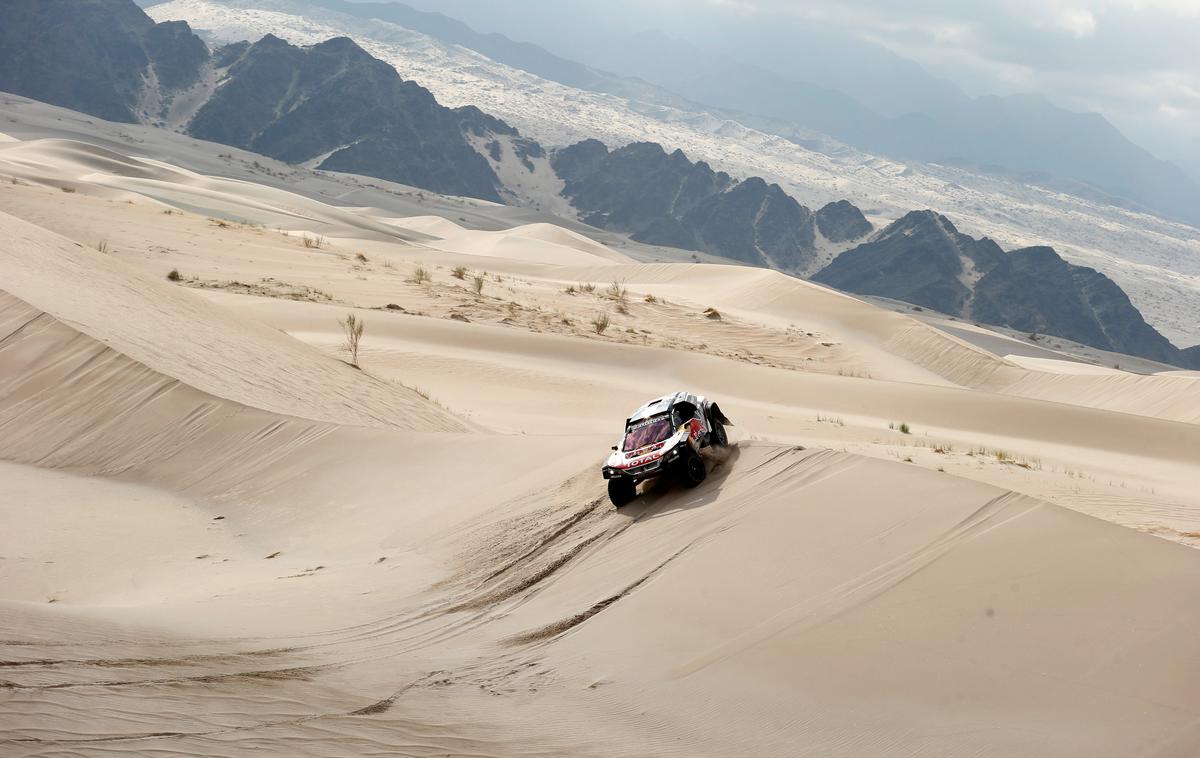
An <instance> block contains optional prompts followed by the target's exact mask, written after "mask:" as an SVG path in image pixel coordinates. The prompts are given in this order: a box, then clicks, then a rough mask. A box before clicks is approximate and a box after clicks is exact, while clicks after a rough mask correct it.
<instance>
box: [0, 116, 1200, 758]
mask: <svg viewBox="0 0 1200 758" xmlns="http://www.w3.org/2000/svg"><path fill="white" fill-rule="evenodd" d="M226 152H227V151H226V149H225V148H220V147H218V146H212V145H204V144H203V143H197V142H195V141H194V140H189V139H186V138H175V137H162V138H161V139H160V141H159V142H157V143H155V144H152V145H151V144H148V143H144V144H142V145H141V147H140V149H139V148H138V147H137V145H134V144H123V143H121V141H120V140H116V139H113V140H108V141H105V140H97V141H96V143H88V142H86V141H81V140H79V139H78V138H70V135H64V134H62V133H60V132H56V131H54V130H53V129H50V128H47V129H45V130H44V136H41V137H38V136H36V135H30V134H28V133H25V134H21V135H19V136H13V137H10V138H9V139H6V140H4V141H0V239H2V240H3V244H0V491H3V493H4V497H2V498H0V519H2V522H0V523H3V524H4V525H5V528H4V529H3V530H0V753H3V754H4V755H87V756H96V755H109V754H147V755H149V754H153V755H206V756H241V755H249V754H269V755H288V756H300V755H314V756H316V755H320V756H340V755H346V756H359V755H397V754H399V755H479V756H484V755H544V756H550V755H678V756H694V755H712V756H728V755H747V756H750V755H813V756H818V755H820V756H871V755H876V756H894V755H922V756H964V755H971V756H1017V755H1020V756H1033V755H1045V756H1088V757H1091V756H1130V755H1139V756H1155V757H1156V758H1157V757H1161V758H1165V757H1167V756H1181V757H1182V756H1194V755H1196V754H1198V753H1200V644H1198V642H1197V635H1196V630H1197V629H1198V628H1200V606H1197V604H1196V603H1195V602H1193V600H1192V599H1193V598H1195V597H1196V596H1197V594H1198V593H1200V550H1197V548H1200V378H1197V377H1196V376H1193V375H1189V374H1187V373H1183V372H1164V373H1160V374H1135V373H1130V372H1128V371H1122V370H1116V369H1112V368H1109V367H1106V366H1104V367H1102V366H1091V365H1087V364H1081V363H1078V362H1075V363H1071V362H1069V361H1066V360H1057V359H1055V358H1054V357H1052V356H1051V355H1032V356H1031V355H1018V354H1010V353H1007V352H1003V353H1002V352H991V351H989V350H988V349H985V347H982V346H981V345H1000V344H1002V340H1003V339H1007V338H1003V337H1002V336H1001V335H992V337H994V340H993V339H992V337H988V339H986V340H985V339H980V340H968V339H965V338H964V337H963V336H961V335H956V334H953V333H951V332H950V331H949V330H943V329H938V328H936V327H935V326H933V325H930V324H928V323H924V322H922V321H918V320H915V319H913V318H911V317H909V316H907V315H904V314H903V313H898V312H894V311H892V310H887V309H883V308H879V307H876V306H875V305H871V304H867V303H864V302H862V301H860V300H857V299H854V298H851V297H848V296H845V295H842V294H839V293H836V292H832V291H830V290H827V289H824V288H822V287H819V286H816V285H812V284H809V283H806V282H803V281H800V280H797V279H794V278H790V277H787V276H784V275H782V274H779V273H776V272H770V271H764V270H758V269H751V268H746V267H740V266H729V265H718V264H697V263H690V262H683V261H677V262H669V261H668V262H661V261H660V262H653V261H648V260H647V259H646V257H638V256H636V255H633V253H634V252H636V250H634V249H633V248H630V249H620V250H618V249H614V248H612V247H610V246H606V245H605V244H602V240H603V239H604V237H603V236H597V237H589V236H588V235H586V234H584V233H583V232H585V231H586V230H583V229H581V227H580V226H579V225H577V224H570V223H567V222H564V224H565V225H566V226H570V227H571V228H570V229H567V228H563V227H560V226H557V225H554V224H551V223H549V221H550V219H547V218H546V217H534V216H526V217H513V216H512V215H511V213H512V212H511V211H510V210H508V209H503V208H499V207H488V205H487V204H483V203H478V202H476V201H462V200H459V199H455V198H438V197H430V196H427V195H423V196H422V198H419V199H418V198H415V197H413V196H411V195H408V194H405V193H406V192H407V190H405V189H403V188H398V187H395V186H389V185H386V184H384V183H375V186H374V187H370V188H357V189H354V188H351V187H350V186H349V184H348V183H349V182H350V181H351V180H350V179H348V178H345V177H337V176H335V175H321V174H319V173H317V172H307V173H304V174H303V175H300V174H297V175H296V176H295V177H292V178H291V180H290V181H289V179H288V177H286V176H285V177H283V178H280V177H278V176H272V175H271V172H277V173H278V172H286V171H288V170H289V169H286V168H281V167H279V164H274V163H271V162H265V161H264V164H263V173H262V174H261V175H253V174H251V173H247V171H248V169H247V171H241V170H239V171H233V170H230V171H226V172H222V171H218V170H217V167H220V166H229V167H234V166H235V165H237V162H238V161H241V160H242V158H241V156H240V155H239V156H238V157H237V158H235V159H232V162H225V161H224V159H221V158H219V155H220V154H223V153H226ZM205 166H207V167H209V168H208V170H207V172H206V171H205V170H203V169H204V167H205ZM289 184H290V185H291V187H290V188H289ZM389 198H399V200H397V203H396V204H391V200H389ZM401 204H404V205H403V207H401ZM409 206H411V208H410V209H409V211H408V212H407V213H405V212H403V210H404V207H409ZM460 267H461V268H462V269H463V270H462V271H457V272H456V269H458V268H460ZM172 271H174V272H177V274H178V276H177V277H173V278H172V279H169V278H168V274H169V273H170V272H172ZM457 274H461V277H460V276H458V275H457ZM476 277H478V281H479V284H478V285H476ZM476 286H478V288H479V291H478V292H476ZM349 313H354V314H356V315H357V316H359V317H361V318H363V319H365V321H366V332H365V336H364V338H363V343H362V351H361V353H360V356H359V359H360V360H359V362H360V364H361V369H359V368H354V367H352V366H350V365H349V364H348V362H347V359H348V354H347V353H346V352H345V351H344V350H343V349H342V342H343V339H342V335H341V330H340V326H339V324H338V323H337V322H338V319H341V318H344V317H345V316H346V315H347V314H349ZM601 314H603V315H606V316H607V317H608V318H609V320H610V323H609V325H608V326H607V328H606V329H604V330H603V332H602V333H598V331H597V328H596V326H594V324H593V321H594V320H595V319H597V317H598V316H600V315H601ZM984 331H986V330H984ZM985 336H987V335H985ZM989 340H991V341H989ZM676 389H689V390H692V391H695V392H700V393H704V394H707V395H709V396H711V397H713V398H716V399H718V400H719V402H720V403H721V406H722V408H723V409H724V410H725V412H726V413H727V414H728V415H729V416H730V417H731V418H732V419H733V421H734V423H735V426H734V427H733V428H732V429H731V430H730V431H731V434H732V437H733V443H734V444H733V445H731V447H730V448H728V449H726V450H723V451H715V452H712V453H711V454H710V455H709V461H708V464H709V469H710V474H709V478H708V480H707V481H706V482H705V483H704V484H702V485H701V486H700V487H698V488H697V489H695V490H684V489H681V488H679V487H677V486H672V485H670V484H669V483H666V482H664V483H661V484H655V485H652V486H649V487H648V488H647V489H646V491H644V492H643V494H642V495H641V496H639V498H638V499H637V500H635V501H634V503H632V504H631V505H629V506H626V507H625V508H622V509H621V510H619V511H618V510H616V509H614V508H613V507H612V505H611V504H610V503H609V502H608V500H607V497H606V495H605V491H604V485H603V481H602V480H601V478H600V474H599V466H600V464H601V462H602V461H603V459H604V457H605V456H606V453H607V451H608V447H609V445H610V444H612V442H613V441H615V439H616V438H617V437H618V436H619V432H620V429H621V424H622V423H623V420H624V418H625V416H626V415H627V414H628V413H629V412H630V411H632V410H633V409H634V408H635V407H637V406H638V405H640V404H641V403H642V402H644V401H645V400H647V399H649V398H651V397H654V396H657V395H661V394H663V393H665V392H669V391H673V390H676ZM901 424H904V425H906V427H907V428H908V429H909V432H908V433H905V432H902V431H901V430H900V429H899V427H900V425H901Z"/></svg>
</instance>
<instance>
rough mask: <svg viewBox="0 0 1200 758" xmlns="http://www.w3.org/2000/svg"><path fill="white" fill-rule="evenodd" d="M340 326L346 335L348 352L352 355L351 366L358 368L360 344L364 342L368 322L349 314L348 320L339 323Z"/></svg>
mask: <svg viewBox="0 0 1200 758" xmlns="http://www.w3.org/2000/svg"><path fill="white" fill-rule="evenodd" d="M338 325H339V326H340V327H342V331H343V332H345V334H346V350H347V352H349V353H350V365H351V366H354V367H355V368H358V343H359V342H361V341H362V336H363V330H364V329H366V327H367V322H366V321H363V320H362V319H360V318H359V317H358V316H356V315H354V314H353V313H349V314H347V315H346V318H344V319H340V320H339V321H338Z"/></svg>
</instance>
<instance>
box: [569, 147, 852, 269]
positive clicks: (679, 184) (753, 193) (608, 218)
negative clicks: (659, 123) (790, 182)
mask: <svg viewBox="0 0 1200 758" xmlns="http://www.w3.org/2000/svg"><path fill="white" fill-rule="evenodd" d="M551 165H552V166H553V167H554V170H555V172H556V173H557V174H558V176H559V177H561V178H562V180H563V181H564V183H565V186H564V188H563V194H564V195H565V196H566V197H567V198H568V199H569V200H570V201H571V204H572V205H573V206H574V207H575V208H576V209H577V210H578V211H579V214H580V217H581V218H582V219H583V220H584V221H585V222H587V223H589V224H591V225H593V226H597V227H600V228H602V229H609V230H613V231H619V232H626V233H629V234H630V235H631V237H632V238H633V239H634V240H637V241H639V242H645V243H648V244H653V245H666V246H670V247H680V248H684V249H686V250H699V251H703V252H707V253H712V254H714V255H720V256H723V257H726V258H732V259H734V260H738V261H744V262H746V263H752V264H754V265H756V266H769V267H771V268H777V269H780V270H782V271H790V272H804V271H807V270H809V269H810V268H811V267H812V264H813V263H814V261H815V260H816V253H817V246H816V240H817V234H816V230H817V229H820V231H821V234H822V235H823V236H824V237H826V238H827V239H829V240H832V241H835V242H844V241H847V240H852V239H856V238H858V237H862V236H863V235H865V234H867V233H869V232H870V231H871V229H872V227H871V224H870V222H868V221H867V219H866V218H865V217H864V216H863V215H862V212H861V211H860V210H859V209H858V208H856V207H855V206H854V205H852V204H850V203H849V202H846V201H844V200H843V201H839V202H837V203H830V204H829V205H826V206H825V207H823V208H821V209H820V210H818V211H816V212H815V213H814V212H813V211H812V210H810V209H809V208H807V207H805V206H803V205H801V204H800V203H799V202H797V201H796V200H795V199H794V198H793V197H791V196H790V195H788V194H787V193H786V192H784V191H783V189H781V188H780V186H779V185H778V184H768V183H767V182H766V181H764V180H762V179H760V178H758V177H750V178H748V179H745V180H743V181H737V180H735V179H733V178H732V177H731V176H730V175H729V174H726V173H725V172H723V171H714V170H713V169H712V168H710V167H709V165H708V164H707V163H705V162H703V161H697V162H692V161H691V160H689V159H688V157H687V156H686V155H684V153H683V151H681V150H676V151H674V152H672V153H667V151H666V150H664V149H663V148H662V146H661V145H658V144H655V143H653V142H635V143H633V144H631V145H625V146H624V147H621V148H618V149H616V150H612V151H610V150H609V149H608V148H607V147H606V146H605V145H604V144H603V143H601V142H599V141H597V140H585V141H583V142H579V143H577V144H575V145H571V146H570V147H566V148H563V149H562V150H558V151H556V152H555V153H554V156H553V158H552V160H551Z"/></svg>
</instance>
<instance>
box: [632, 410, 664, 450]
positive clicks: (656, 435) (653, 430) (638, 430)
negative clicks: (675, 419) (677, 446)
mask: <svg viewBox="0 0 1200 758" xmlns="http://www.w3.org/2000/svg"><path fill="white" fill-rule="evenodd" d="M670 436H671V419H670V418H669V417H667V416H657V417H655V418H652V419H647V420H645V421H640V422H638V424H637V425H636V426H634V427H633V428H632V429H630V430H629V432H628V433H627V434H626V435H625V444H624V445H623V448H624V450H625V452H629V451H630V450H637V449H638V448H640V447H645V446H646V445H653V444H654V443H655V442H662V441H663V440H665V439H666V438H667V437H670Z"/></svg>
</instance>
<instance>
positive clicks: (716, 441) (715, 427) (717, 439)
mask: <svg viewBox="0 0 1200 758" xmlns="http://www.w3.org/2000/svg"><path fill="white" fill-rule="evenodd" d="M708 444H710V445H712V446H713V447H725V446H726V445H728V444H729V435H728V434H727V433H726V432H725V425H724V424H722V423H721V422H720V421H713V422H712V432H710V433H709V435H708Z"/></svg>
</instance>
